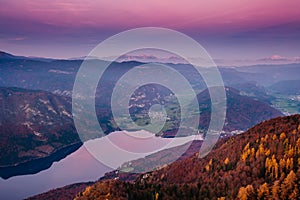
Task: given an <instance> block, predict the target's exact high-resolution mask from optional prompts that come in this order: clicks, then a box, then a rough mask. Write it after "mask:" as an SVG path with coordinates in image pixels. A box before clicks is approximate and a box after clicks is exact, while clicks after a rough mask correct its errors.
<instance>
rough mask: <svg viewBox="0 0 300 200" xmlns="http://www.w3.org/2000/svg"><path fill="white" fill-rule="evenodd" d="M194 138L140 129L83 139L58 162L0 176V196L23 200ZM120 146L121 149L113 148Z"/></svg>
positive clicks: (82, 180) (101, 173)
mask: <svg viewBox="0 0 300 200" xmlns="http://www.w3.org/2000/svg"><path fill="white" fill-rule="evenodd" d="M194 139H195V136H188V137H181V138H173V139H172V138H160V137H155V136H154V134H152V133H149V132H147V131H144V130H141V131H136V132H127V131H117V132H113V133H111V134H109V135H108V136H106V137H103V138H99V139H95V140H92V141H88V142H86V143H85V145H83V146H81V147H80V148H79V149H78V150H77V151H76V152H74V153H72V154H70V155H68V156H67V157H66V158H64V159H62V160H60V161H59V162H54V163H53V164H52V166H51V167H50V168H48V169H47V170H44V171H41V172H39V173H37V174H33V175H22V176H15V177H11V178H9V179H7V180H4V179H2V178H0V197H1V199H10V200H13V199H23V198H26V197H30V196H33V195H35V194H39V193H43V192H46V191H48V190H50V189H54V188H58V187H62V186H65V185H69V184H72V183H77V182H87V181H95V180H98V179H99V178H100V177H101V176H103V175H104V174H105V173H106V172H109V171H112V170H113V169H116V168H117V167H119V166H120V165H121V164H123V163H124V162H127V161H130V160H134V159H138V158H143V157H145V156H146V155H149V154H152V153H155V152H158V151H160V150H163V149H167V148H171V147H174V146H178V145H182V144H185V143H187V142H189V141H191V140H194ZM87 148H88V149H89V150H90V151H93V152H98V153H97V154H94V156H95V157H96V158H97V159H98V160H101V161H103V162H102V163H101V162H100V161H98V160H97V159H96V158H94V156H92V154H91V153H90V152H89V151H88V150H87ZM120 149H122V151H117V150H120ZM99 152H100V153H99ZM120 152H121V153H120ZM103 163H105V164H106V165H105V164H103ZM107 165H108V166H110V167H108V166H107Z"/></svg>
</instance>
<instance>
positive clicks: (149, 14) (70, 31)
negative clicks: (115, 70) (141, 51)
mask: <svg viewBox="0 0 300 200" xmlns="http://www.w3.org/2000/svg"><path fill="white" fill-rule="evenodd" d="M299 8H300V1H298V0H264V1H261V0H251V1H250V0H230V1H224V0H201V1H199V0H187V1H179V0H164V1H161V0H160V1H159V0H151V1H148V0H143V1H141V0H114V1H107V0H106V1H104V0H85V1H83V0H53V1H45V0H0V25H1V27H2V28H1V30H0V46H1V50H7V51H10V52H12V53H14V52H16V53H21V54H25V55H36V56H39V55H40V56H42V54H43V55H44V56H50V57H52V56H53V57H72V56H82V55H85V54H86V53H88V52H89V51H90V50H91V49H92V48H93V47H94V46H95V45H97V43H99V42H101V41H102V40H103V39H105V38H107V37H109V36H111V35H113V34H116V33H118V32H120V31H123V30H126V29H129V28H136V27H143V26H159V27H166V28H172V29H176V30H179V31H182V32H184V33H186V34H188V35H189V36H191V37H193V38H194V39H196V40H198V41H199V42H201V44H203V45H204V46H205V47H206V48H208V50H209V52H211V53H212V55H213V56H214V57H222V55H223V54H222V53H223V52H227V53H225V54H227V55H226V56H229V55H228V52H231V53H233V54H235V53H236V52H241V49H242V50H244V51H245V55H249V56H252V57H255V56H256V57H257V56H258V55H260V54H262V53H263V52H264V56H271V55H274V54H280V55H282V56H298V55H299V54H300V52H299V43H300V41H299V40H300V39H297V38H299V33H300V30H299V28H297V27H299V25H300V12H299ZM270 34H271V35H270ZM278 39H281V41H279V40H278ZM252 40H254V43H257V44H264V43H265V44H264V46H262V48H260V50H259V52H257V53H255V52H254V50H255V49H256V46H254V45H253V41H252ZM50 41H51V42H50ZM255 41H256V42H255ZM295 41H296V43H295ZM225 46H227V49H225ZM297 46H298V48H297ZM28 47H30V48H28ZM46 47H47V48H46ZM74 47H78V49H75V48H74ZM58 48H59V49H60V51H57V50H56V51H54V49H58ZM239 48H241V49H239ZM25 49H27V52H26V51H25ZM28 49H30V50H28ZM272 49H273V51H272ZM71 50H72V52H71ZM41 52H43V53H41ZM256 54H257V55H256Z"/></svg>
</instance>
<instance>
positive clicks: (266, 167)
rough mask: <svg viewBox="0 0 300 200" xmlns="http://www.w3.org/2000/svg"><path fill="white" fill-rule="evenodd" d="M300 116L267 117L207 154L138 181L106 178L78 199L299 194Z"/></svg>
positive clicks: (288, 196)
mask: <svg viewBox="0 0 300 200" xmlns="http://www.w3.org/2000/svg"><path fill="white" fill-rule="evenodd" d="M299 156H300V115H293V116H288V117H279V118H275V119H272V120H269V121H266V122H263V123H261V124H259V125H257V126H255V127H253V128H251V129H249V130H248V131H247V132H245V133H244V134H241V135H237V136H234V137H231V138H227V139H222V140H220V141H219V142H218V144H217V145H216V147H215V148H214V149H213V150H212V152H210V154H209V155H208V156H206V157H205V158H203V159H199V158H198V155H197V153H196V154H194V155H193V156H192V157H190V158H186V159H183V160H181V161H178V162H174V163H172V164H170V165H169V166H166V167H164V168H162V169H160V170H158V171H154V172H150V173H146V174H142V175H141V176H140V177H139V178H138V179H137V180H136V181H135V183H134V184H132V183H128V182H122V181H119V180H105V181H102V182H98V183H95V184H94V185H92V186H89V187H87V188H86V189H85V190H84V191H82V192H80V193H79V194H78V195H77V199H90V198H92V199H103V198H109V199H218V198H220V199H299V197H300V196H299V181H300V168H299V164H300V159H298V158H299Z"/></svg>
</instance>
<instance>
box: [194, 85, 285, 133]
mask: <svg viewBox="0 0 300 200" xmlns="http://www.w3.org/2000/svg"><path fill="white" fill-rule="evenodd" d="M225 90H226V97H227V99H226V101H227V105H226V107H227V110H226V119H225V126H224V128H223V130H225V131H229V132H230V131H234V130H247V129H249V128H250V127H252V126H254V125H256V124H258V123H260V122H262V121H264V120H268V119H271V118H274V117H278V116H283V114H282V113H281V112H280V111H278V110H276V109H275V108H273V107H271V106H270V105H268V104H267V103H264V102H261V101H258V100H254V99H253V98H251V97H248V96H244V95H241V94H240V91H238V90H236V89H234V88H230V87H226V89H225ZM197 98H198V102H199V107H200V110H201V115H200V128H202V129H207V127H208V125H209V119H210V112H211V110H210V106H211V99H210V96H209V93H208V90H205V91H204V92H202V93H200V94H199V95H198V96H197Z"/></svg>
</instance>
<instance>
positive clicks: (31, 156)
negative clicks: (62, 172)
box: [0, 88, 80, 176]
mask: <svg viewBox="0 0 300 200" xmlns="http://www.w3.org/2000/svg"><path fill="white" fill-rule="evenodd" d="M0 135H1V140H0V149H1V150H0V158H1V159H0V167H1V170H3V168H9V167H13V166H16V165H17V164H20V163H26V162H28V161H32V160H36V159H40V158H45V157H47V156H50V155H51V154H53V153H55V152H57V151H58V150H60V149H63V148H65V147H68V146H71V145H74V144H78V143H80V140H79V137H78V135H77V132H76V129H75V127H74V124H73V119H72V114H71V102H70V99H69V98H65V97H60V96H56V95H53V94H51V93H49V92H44V91H33V90H25V89H20V88H0ZM77 146H78V147H79V146H80V145H77ZM78 147H77V148H78ZM75 149H76V148H75ZM75 149H74V150H75ZM74 150H73V151H74ZM69 153H70V152H69ZM1 170H0V172H1ZM0 174H1V176H2V175H3V173H0ZM6 175H7V174H6ZM6 175H3V176H6Z"/></svg>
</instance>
